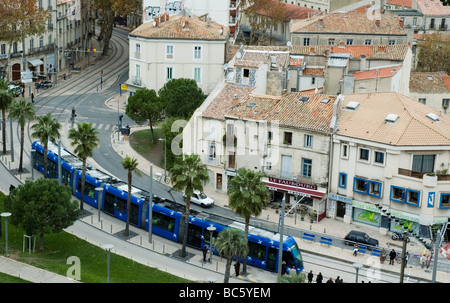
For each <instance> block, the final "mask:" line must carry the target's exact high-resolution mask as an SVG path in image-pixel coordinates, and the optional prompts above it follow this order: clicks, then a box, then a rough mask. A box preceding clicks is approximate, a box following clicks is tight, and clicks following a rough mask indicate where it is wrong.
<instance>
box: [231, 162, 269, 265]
mask: <svg viewBox="0 0 450 303" xmlns="http://www.w3.org/2000/svg"><path fill="white" fill-rule="evenodd" d="M263 176H264V175H263V174H262V173H261V172H255V171H253V170H251V169H244V168H240V169H238V171H237V174H236V176H235V177H234V178H233V179H231V181H230V182H229V185H230V188H229V189H228V205H229V206H230V209H232V210H233V211H235V212H236V213H237V214H239V215H240V216H242V217H244V219H245V238H246V239H248V228H249V225H250V218H251V216H255V217H257V216H259V215H260V214H261V212H262V210H263V208H264V206H265V205H266V203H267V201H269V199H270V192H269V189H268V188H267V185H266V184H264V182H262V181H261V178H262V177H263ZM242 272H243V273H246V272H247V258H244V262H243V265H242Z"/></svg>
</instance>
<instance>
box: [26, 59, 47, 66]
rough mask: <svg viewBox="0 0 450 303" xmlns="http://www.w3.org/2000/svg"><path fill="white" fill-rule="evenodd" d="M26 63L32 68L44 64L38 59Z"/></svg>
mask: <svg viewBox="0 0 450 303" xmlns="http://www.w3.org/2000/svg"><path fill="white" fill-rule="evenodd" d="M28 63H30V64H31V65H33V66H39V65H42V64H44V62H42V60H39V59H31V60H28Z"/></svg>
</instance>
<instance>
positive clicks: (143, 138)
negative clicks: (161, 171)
mask: <svg viewBox="0 0 450 303" xmlns="http://www.w3.org/2000/svg"><path fill="white" fill-rule="evenodd" d="M153 132H154V135H155V141H154V142H152V133H151V131H150V128H148V129H143V130H139V131H136V132H133V133H132V134H131V135H130V137H129V139H128V140H129V142H130V146H131V147H132V148H133V149H134V150H135V151H136V152H137V153H138V154H140V155H141V156H143V157H144V158H146V159H147V160H149V161H151V162H153V163H155V165H157V166H160V167H164V164H163V159H164V153H163V144H164V141H159V140H158V139H159V138H161V137H164V134H163V131H162V129H160V128H153Z"/></svg>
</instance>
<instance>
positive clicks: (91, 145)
mask: <svg viewBox="0 0 450 303" xmlns="http://www.w3.org/2000/svg"><path fill="white" fill-rule="evenodd" d="M97 135H98V131H97V130H96V129H95V128H94V127H93V126H92V123H87V122H84V123H77V129H75V128H71V129H70V130H69V139H71V140H72V142H71V143H70V144H71V145H72V146H75V145H76V147H75V150H74V152H75V154H76V155H77V156H78V157H79V158H81V160H82V162H83V168H82V174H81V198H80V210H81V211H83V201H84V186H85V177H86V159H87V158H89V157H92V155H93V153H94V149H95V148H96V147H97V146H98V142H99V141H100V139H99V138H98V136H97Z"/></svg>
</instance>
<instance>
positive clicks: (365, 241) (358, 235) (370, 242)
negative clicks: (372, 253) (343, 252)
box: [344, 230, 378, 250]
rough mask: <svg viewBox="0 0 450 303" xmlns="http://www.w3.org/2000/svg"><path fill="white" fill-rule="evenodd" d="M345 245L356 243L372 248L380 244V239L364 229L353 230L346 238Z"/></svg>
mask: <svg viewBox="0 0 450 303" xmlns="http://www.w3.org/2000/svg"><path fill="white" fill-rule="evenodd" d="M344 239H345V240H344V243H345V245H355V244H356V243H358V244H362V245H367V249H369V250H372V248H374V247H377V246H378V240H377V239H374V238H371V237H369V235H368V234H366V233H365V232H362V231H356V230H352V231H350V232H349V233H348V234H347V235H346V236H345V238H344Z"/></svg>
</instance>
